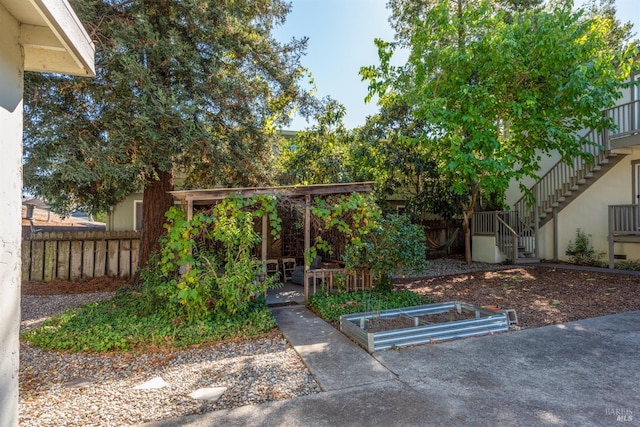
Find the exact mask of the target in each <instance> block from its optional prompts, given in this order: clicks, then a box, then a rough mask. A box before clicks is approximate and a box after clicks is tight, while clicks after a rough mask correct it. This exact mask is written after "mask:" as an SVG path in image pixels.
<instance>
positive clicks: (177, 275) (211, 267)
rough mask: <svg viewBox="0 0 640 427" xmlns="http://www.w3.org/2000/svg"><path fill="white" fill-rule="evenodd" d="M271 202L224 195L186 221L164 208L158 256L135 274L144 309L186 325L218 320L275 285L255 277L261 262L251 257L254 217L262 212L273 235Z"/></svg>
mask: <svg viewBox="0 0 640 427" xmlns="http://www.w3.org/2000/svg"><path fill="white" fill-rule="evenodd" d="M275 210H276V201H275V199H273V198H268V197H262V196H259V197H253V198H250V199H244V198H242V197H235V196H234V197H228V198H226V199H224V200H223V201H221V202H220V203H218V204H217V205H216V206H215V207H214V208H213V210H212V211H211V212H208V213H205V212H198V213H196V214H195V215H194V216H193V219H191V220H187V219H186V218H185V215H184V213H183V212H182V210H180V209H177V208H172V209H170V210H169V211H168V212H167V219H168V222H167V224H166V225H165V227H166V228H167V234H166V235H165V236H164V237H163V238H162V240H161V251H160V254H159V256H157V257H154V258H153V259H152V261H150V262H149V264H148V265H147V267H146V268H145V269H144V270H143V271H142V272H141V274H140V277H141V278H142V280H143V283H144V285H143V293H144V295H145V296H146V297H147V298H148V301H147V304H146V307H147V308H150V309H152V310H163V311H166V312H167V313H170V314H171V315H172V316H178V317H184V318H185V319H186V322H187V323H189V324H190V323H194V322H197V321H202V320H205V319H207V318H208V317H209V316H210V315H211V314H212V313H213V315H214V316H215V317H217V318H219V319H221V318H225V317H230V316H234V315H235V314H236V313H238V312H241V311H243V310H245V309H246V307H247V305H248V304H249V302H250V301H251V300H252V299H253V298H254V297H255V296H256V295H260V294H263V293H264V292H266V290H267V289H268V288H269V287H273V286H275V283H276V278H273V277H271V278H266V279H265V280H258V279H259V275H260V273H261V272H262V263H261V262H260V261H259V260H258V259H256V258H255V257H253V256H252V255H251V250H252V249H253V248H254V247H255V245H256V244H257V243H259V242H260V240H261V236H260V235H259V234H258V233H256V232H255V230H254V218H256V217H258V218H260V217H262V215H263V214H264V213H267V214H268V217H269V219H270V221H271V224H272V230H273V231H274V232H275V233H278V232H279V230H280V222H279V218H278V216H277V213H276V211H275Z"/></svg>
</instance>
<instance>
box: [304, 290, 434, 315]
mask: <svg viewBox="0 0 640 427" xmlns="http://www.w3.org/2000/svg"><path fill="white" fill-rule="evenodd" d="M432 302H433V301H432V300H431V299H429V298H428V297H426V296H424V295H420V294H417V293H415V292H411V291H393V292H376V291H356V292H342V293H335V294H328V295H327V294H322V293H318V294H316V295H313V296H312V297H311V298H310V299H309V305H310V306H311V308H312V309H313V310H314V311H315V312H316V313H318V314H319V315H320V316H321V317H322V318H323V319H325V320H327V321H330V322H339V321H340V316H342V315H343V314H352V313H362V312H365V311H380V310H388V309H393V308H402V307H412V306H416V305H424V304H431V303H432Z"/></svg>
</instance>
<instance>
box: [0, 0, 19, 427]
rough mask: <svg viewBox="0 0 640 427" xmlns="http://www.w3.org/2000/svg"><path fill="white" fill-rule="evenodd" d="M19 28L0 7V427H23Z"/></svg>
mask: <svg viewBox="0 0 640 427" xmlns="http://www.w3.org/2000/svg"><path fill="white" fill-rule="evenodd" d="M19 31H20V27H19V23H18V22H17V21H16V20H15V19H14V18H13V17H12V16H11V15H9V13H8V12H7V11H6V10H5V9H4V8H3V7H2V5H0V151H1V152H2V156H0V171H2V172H1V173H2V185H0V200H1V201H2V207H1V208H0V224H2V227H0V289H1V293H0V325H1V329H0V336H1V338H2V339H1V340H0V426H17V425H18V367H19V356H18V351H19V347H20V346H19V330H20V239H21V223H20V213H21V202H22V198H21V194H22V144H21V141H22V73H23V65H22V64H23V60H22V51H21V49H20V46H19V44H18V37H19Z"/></svg>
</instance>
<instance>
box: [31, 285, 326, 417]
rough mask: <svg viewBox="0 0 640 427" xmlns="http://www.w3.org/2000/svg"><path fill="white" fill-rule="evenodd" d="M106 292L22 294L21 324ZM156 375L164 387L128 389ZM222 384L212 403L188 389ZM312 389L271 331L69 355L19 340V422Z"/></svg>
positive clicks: (232, 402) (226, 404) (195, 409)
mask: <svg viewBox="0 0 640 427" xmlns="http://www.w3.org/2000/svg"><path fill="white" fill-rule="evenodd" d="M111 295H112V294H111V293H102V294H80V295H58V296H29V295H26V296H23V300H22V315H23V317H22V318H23V322H22V327H23V330H24V329H27V328H30V327H34V326H35V325H37V324H40V323H41V322H43V321H44V319H45V318H46V317H48V316H50V315H51V314H53V313H56V312H59V311H61V310H63V309H64V308H66V307H71V306H79V305H82V304H86V303H89V302H92V301H95V300H97V299H101V298H108V297H110V296H111ZM155 377H161V378H162V379H163V380H164V381H166V382H167V383H168V384H169V386H167V387H164V388H160V389H151V390H134V389H133V387H135V386H137V385H140V384H141V383H144V382H146V381H149V380H151V379H153V378H155ZM205 387H228V389H227V390H226V392H225V393H224V394H223V395H222V397H221V398H220V400H218V401H217V402H215V403H211V402H207V401H202V400H194V399H192V398H190V397H189V396H188V394H189V393H191V392H193V391H195V390H197V389H199V388H205ZM319 391H320V388H319V386H318V385H317V383H316V381H315V380H314V378H313V377H312V376H311V374H310V372H309V371H308V370H307V368H306V367H305V366H304V364H303V363H302V361H301V360H300V358H299V357H298V355H297V353H296V352H295V351H294V350H293V348H292V347H291V346H290V345H289V343H288V342H287V341H286V339H285V338H284V337H283V336H282V334H281V333H279V332H274V333H271V334H268V335H266V336H263V337H260V338H256V339H253V340H250V341H241V342H225V343H222V344H218V345H213V346H208V347H204V348H192V349H187V350H175V351H166V350H165V351H160V352H157V353H145V354H132V353H128V354H122V353H119V354H106V355H104V354H72V353H57V352H43V351H41V350H39V349H37V348H34V347H32V346H30V345H28V344H25V343H22V344H21V346H20V403H19V404H20V408H19V411H20V425H21V426H25V427H26V426H123V425H130V424H136V423H141V422H146V421H154V420H160V419H164V418H169V417H174V416H179V415H189V414H198V413H203V412H207V411H212V410H217V409H222V408H230V407H236V406H243V405H249V404H255V403H262V402H267V401H272V400H280V399H290V398H292V397H295V396H300V395H306V394H311V393H317V392H319Z"/></svg>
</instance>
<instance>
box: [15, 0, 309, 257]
mask: <svg viewBox="0 0 640 427" xmlns="http://www.w3.org/2000/svg"><path fill="white" fill-rule="evenodd" d="M72 3H73V6H74V9H75V10H76V11H77V12H78V14H79V16H80V18H81V20H82V22H83V24H84V25H85V27H86V28H87V30H88V31H89V33H90V35H91V37H92V38H93V40H94V42H95V44H96V70H97V75H96V77H95V78H94V79H88V78H73V77H66V76H60V75H54V74H49V75H36V74H27V76H26V79H25V93H26V94H27V95H26V96H25V119H26V122H25V130H24V133H25V135H24V137H25V159H24V172H25V186H26V188H27V189H28V190H29V191H31V192H34V193H36V194H38V195H41V196H44V197H45V198H46V199H47V201H48V202H49V203H50V205H51V206H52V207H53V208H54V209H56V210H57V211H58V212H62V213H68V212H70V211H71V210H73V209H76V208H85V209H88V210H89V211H92V212H97V211H106V210H108V209H109V208H110V207H111V206H113V205H115V204H116V203H117V202H119V201H120V200H122V199H123V198H124V197H125V196H126V195H127V194H129V193H131V192H133V191H141V190H144V205H143V218H144V220H143V230H142V236H143V237H142V242H141V243H142V244H141V263H142V264H144V262H145V261H146V259H147V256H148V253H149V252H150V251H151V250H152V249H155V248H157V240H158V237H159V235H160V234H161V232H162V224H163V223H164V212H165V211H166V210H167V209H168V208H169V207H170V206H171V205H172V200H171V198H170V197H169V196H168V195H167V194H166V191H167V190H172V189H173V178H174V174H175V172H176V171H180V172H181V174H184V176H185V178H186V186H189V185H191V184H192V183H194V182H197V183H198V185H210V186H213V185H226V186H231V185H237V184H243V185H248V184H256V183H266V182H268V181H269V179H270V177H271V172H270V170H269V164H270V161H271V155H272V151H271V147H272V142H273V139H274V137H275V136H274V128H275V126H276V125H282V124H284V123H287V121H288V118H289V115H290V113H291V112H292V111H293V109H294V108H296V107H297V108H300V109H302V111H303V112H304V111H305V108H307V107H309V106H310V105H311V102H309V98H308V96H307V94H306V93H305V92H304V91H303V90H302V89H301V87H300V86H299V82H300V80H301V79H302V78H304V76H305V73H306V72H305V69H304V68H303V67H302V66H301V65H300V57H301V55H302V54H303V53H304V50H305V46H306V39H301V40H296V39H292V40H291V41H290V42H289V43H284V44H283V43H279V42H277V41H276V40H275V39H274V38H273V36H272V30H273V29H274V27H275V26H277V25H280V24H282V23H283V22H284V20H285V17H286V15H287V13H288V12H289V5H287V4H286V3H285V2H283V1H280V0H239V1H216V2H212V1H206V0H189V1H175V0H140V1H115V0H75V1H73V2H72Z"/></svg>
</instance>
